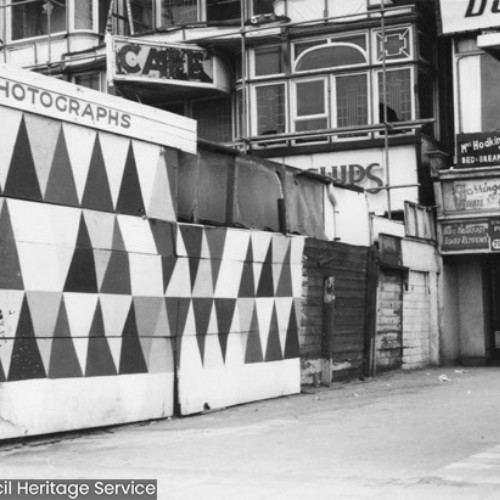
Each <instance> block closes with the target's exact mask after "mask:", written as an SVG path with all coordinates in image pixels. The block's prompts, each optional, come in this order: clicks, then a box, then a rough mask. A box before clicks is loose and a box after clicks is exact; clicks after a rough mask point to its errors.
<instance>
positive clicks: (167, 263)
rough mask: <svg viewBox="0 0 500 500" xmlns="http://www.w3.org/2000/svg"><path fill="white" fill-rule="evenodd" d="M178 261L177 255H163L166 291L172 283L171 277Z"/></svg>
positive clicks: (162, 263)
mask: <svg viewBox="0 0 500 500" xmlns="http://www.w3.org/2000/svg"><path fill="white" fill-rule="evenodd" d="M176 262H177V258H176V257H165V256H163V255H162V256H161V268H162V272H163V291H164V292H166V291H167V288H168V285H169V284H170V279H171V278H172V274H173V272H174V268H175V263H176Z"/></svg>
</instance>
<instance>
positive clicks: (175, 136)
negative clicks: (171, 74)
mask: <svg viewBox="0 0 500 500" xmlns="http://www.w3.org/2000/svg"><path fill="white" fill-rule="evenodd" d="M4 106H5V107H8V108H13V109H16V110H19V111H26V112H30V113H35V114H37V115H42V116H48V117H50V118H54V119H57V120H62V121H64V122H70V123H75V124H77V125H82V126H85V127H90V128H93V129H97V130H103V131H106V132H111V133H115V134H120V135H124V136H127V137H132V138H134V139H140V140H144V141H148V142H154V143H157V144H162V145H165V146H170V147H174V148H177V149H182V150H184V151H186V152H189V153H193V152H195V151H196V122H195V121H194V120H191V119H189V118H185V117H182V116H179V115H174V114H172V113H167V112H166V111H161V110H159V109H153V108H150V107H149V108H146V109H147V113H146V112H145V108H144V106H142V105H140V104H138V103H135V102H131V101H128V100H126V99H122V98H120V97H115V96H112V95H108V94H105V93H103V92H97V91H95V90H92V89H88V88H85V87H79V86H77V85H73V84H71V83H68V82H64V81H61V80H58V79H56V78H50V77H47V76H44V75H40V74H38V73H35V72H33V71H26V70H23V69H20V68H16V67H13V66H10V65H8V64H0V108H2V107H4ZM40 133H41V134H43V131H40Z"/></svg>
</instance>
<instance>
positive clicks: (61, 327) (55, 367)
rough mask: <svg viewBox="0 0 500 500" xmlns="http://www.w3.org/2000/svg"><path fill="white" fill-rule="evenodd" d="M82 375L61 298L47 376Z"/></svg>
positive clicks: (68, 376)
mask: <svg viewBox="0 0 500 500" xmlns="http://www.w3.org/2000/svg"><path fill="white" fill-rule="evenodd" d="M82 375H83V374H82V369H81V368H80V363H79V361H78V356H77V355H76V351H75V345H74V344H73V339H72V338H71V333H70V331H69V323H68V314H67V312H66V306H65V305H64V299H63V300H62V301H61V305H60V307H59V314H58V316H57V322H56V326H55V329H54V339H53V340H52V350H51V352H50V363H49V378H70V377H81V376H82Z"/></svg>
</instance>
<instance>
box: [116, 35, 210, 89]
mask: <svg viewBox="0 0 500 500" xmlns="http://www.w3.org/2000/svg"><path fill="white" fill-rule="evenodd" d="M115 51H116V74H117V75H140V76H143V77H148V78H160V79H165V80H182V81H192V82H202V83H213V76H212V73H213V59H212V57H210V55H209V54H208V52H207V51H206V50H203V49H197V48H184V47H183V48H181V47H176V46H172V45H168V46H167V45H161V46H160V45H158V46H152V45H149V44H148V45H145V44H139V43H135V42H134V43H127V42H122V41H118V40H116V41H115Z"/></svg>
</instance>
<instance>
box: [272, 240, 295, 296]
mask: <svg viewBox="0 0 500 500" xmlns="http://www.w3.org/2000/svg"><path fill="white" fill-rule="evenodd" d="M276 296H277V297H293V286H292V270H291V264H290V247H288V250H287V252H286V256H285V260H284V261H283V267H282V268H281V275H280V277H279V281H278V288H277V289H276Z"/></svg>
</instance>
